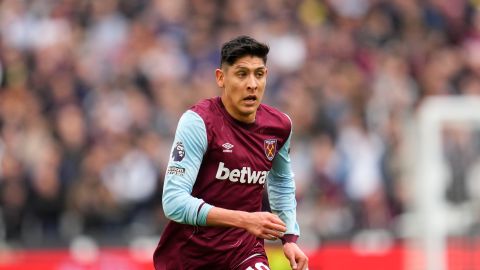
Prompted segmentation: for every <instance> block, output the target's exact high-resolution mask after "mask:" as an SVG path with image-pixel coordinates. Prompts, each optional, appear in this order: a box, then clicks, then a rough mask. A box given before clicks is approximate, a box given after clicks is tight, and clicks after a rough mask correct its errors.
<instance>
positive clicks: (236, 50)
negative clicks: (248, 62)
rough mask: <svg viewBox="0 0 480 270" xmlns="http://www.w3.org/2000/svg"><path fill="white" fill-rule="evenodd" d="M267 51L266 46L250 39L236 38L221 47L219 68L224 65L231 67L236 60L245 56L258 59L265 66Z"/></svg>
mask: <svg viewBox="0 0 480 270" xmlns="http://www.w3.org/2000/svg"><path fill="white" fill-rule="evenodd" d="M269 50H270V48H269V47H268V45H267V44H265V43H261V42H258V41H257V40H255V39H254V38H252V37H249V36H238V37H236V38H234V39H232V40H230V41H227V42H225V43H224V44H223V45H222V55H221V59H220V66H223V64H225V63H226V64H228V65H230V66H231V65H233V64H234V63H235V61H237V59H239V58H242V57H244V56H247V55H251V56H257V57H260V58H262V60H263V62H264V63H265V64H266V63H267V54H268V51H269Z"/></svg>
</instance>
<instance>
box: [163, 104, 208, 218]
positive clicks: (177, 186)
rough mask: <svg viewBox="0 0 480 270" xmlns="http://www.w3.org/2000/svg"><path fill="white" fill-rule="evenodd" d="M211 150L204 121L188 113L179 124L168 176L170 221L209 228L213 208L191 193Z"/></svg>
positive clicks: (166, 198)
mask: <svg viewBox="0 0 480 270" xmlns="http://www.w3.org/2000/svg"><path fill="white" fill-rule="evenodd" d="M207 146H208V141H207V133H206V127H205V123H204V122H203V119H202V118H201V117H200V116H199V115H198V114H196V113H195V112H193V111H187V112H185V113H184V114H183V115H182V117H181V118H180V120H179V122H178V126H177V130H176V132H175V140H174V142H173V146H172V152H171V157H170V161H169V163H168V167H167V172H166V173H165V182H164V186H163V197H162V205H163V210H164V212H165V216H166V217H167V218H169V219H171V220H173V221H176V222H179V223H184V224H190V225H206V217H207V213H208V212H209V210H210V209H211V208H212V207H213V206H211V205H209V204H207V203H205V202H204V201H203V200H202V199H199V198H195V197H193V196H192V195H191V193H192V189H193V185H194V184H195V180H196V178H197V174H198V171H199V168H200V164H201V163H202V159H203V155H204V154H205V151H206V149H207Z"/></svg>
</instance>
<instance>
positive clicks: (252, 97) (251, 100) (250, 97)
mask: <svg viewBox="0 0 480 270" xmlns="http://www.w3.org/2000/svg"><path fill="white" fill-rule="evenodd" d="M243 101H246V102H247V103H254V102H256V101H257V96H255V95H248V96H246V97H245V98H244V99H243Z"/></svg>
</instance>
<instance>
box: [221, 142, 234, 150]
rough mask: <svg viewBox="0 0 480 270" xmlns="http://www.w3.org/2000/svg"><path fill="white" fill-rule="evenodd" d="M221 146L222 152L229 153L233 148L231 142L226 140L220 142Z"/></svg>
mask: <svg viewBox="0 0 480 270" xmlns="http://www.w3.org/2000/svg"><path fill="white" fill-rule="evenodd" d="M222 147H223V152H227V153H231V152H232V148H233V144H231V143H228V142H227V143H224V144H222Z"/></svg>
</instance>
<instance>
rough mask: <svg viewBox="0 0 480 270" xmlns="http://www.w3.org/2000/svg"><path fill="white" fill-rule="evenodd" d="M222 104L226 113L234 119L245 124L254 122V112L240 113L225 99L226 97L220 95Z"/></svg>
mask: <svg viewBox="0 0 480 270" xmlns="http://www.w3.org/2000/svg"><path fill="white" fill-rule="evenodd" d="M221 100H222V104H223V106H224V107H225V110H227V113H228V114H229V115H230V116H231V117H232V118H233V119H235V120H237V121H240V122H242V123H245V124H252V123H254V122H255V115H256V112H255V113H251V114H241V113H240V112H238V111H236V110H235V109H234V107H233V106H232V105H231V104H229V103H228V101H226V99H225V98H224V97H223V96H221Z"/></svg>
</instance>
